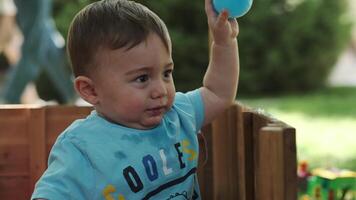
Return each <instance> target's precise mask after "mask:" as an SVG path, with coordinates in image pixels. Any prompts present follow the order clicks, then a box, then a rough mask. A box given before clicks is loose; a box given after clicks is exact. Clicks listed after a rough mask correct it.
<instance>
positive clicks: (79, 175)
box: [31, 137, 95, 200]
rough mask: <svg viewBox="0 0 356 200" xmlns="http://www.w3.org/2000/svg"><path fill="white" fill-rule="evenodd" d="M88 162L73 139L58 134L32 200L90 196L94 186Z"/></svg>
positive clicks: (79, 199) (83, 199)
mask: <svg viewBox="0 0 356 200" xmlns="http://www.w3.org/2000/svg"><path fill="white" fill-rule="evenodd" d="M94 184H95V182H94V176H93V171H92V167H91V165H90V163H89V162H88V160H87V158H86V156H85V155H84V154H83V153H82V152H81V151H80V148H78V145H77V144H76V143H74V142H73V140H71V139H68V138H65V137H60V138H58V140H57V142H56V143H55V145H54V146H53V148H52V150H51V153H50V155H49V160H48V168H47V170H46V171H45V173H44V174H43V175H42V177H41V178H40V179H39V181H38V182H37V183H36V186H35V190H34V192H33V194H32V197H31V199H50V200H63V199H78V200H85V199H90V198H91V196H92V194H91V193H92V191H95V190H94V189H93V188H94Z"/></svg>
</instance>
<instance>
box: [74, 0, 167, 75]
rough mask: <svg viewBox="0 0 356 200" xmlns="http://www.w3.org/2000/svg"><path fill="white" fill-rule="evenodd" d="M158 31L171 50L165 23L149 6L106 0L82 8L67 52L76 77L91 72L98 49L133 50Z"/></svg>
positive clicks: (118, 0)
mask: <svg viewBox="0 0 356 200" xmlns="http://www.w3.org/2000/svg"><path fill="white" fill-rule="evenodd" d="M150 33H155V34H157V35H158V36H159V37H160V38H161V39H162V41H163V43H164V45H165V47H166V48H167V50H169V36H168V30H167V27H166V25H165V24H164V22H163V21H162V20H161V19H160V18H159V17H158V16H157V15H156V14H155V13H153V12H152V11H151V10H149V9H148V8H147V7H145V6H143V5H141V4H139V3H136V2H133V1H128V0H103V1H98V2H95V3H92V4H90V5H88V6H86V7H85V8H84V9H82V10H81V11H80V12H79V13H78V14H77V15H76V16H75V17H74V19H73V21H72V23H71V25H70V28H69V32H68V38H67V42H68V43H67V51H68V55H69V58H70V61H71V64H72V70H73V73H74V76H75V77H77V76H80V75H89V72H90V71H91V70H92V69H94V68H95V66H96V65H95V55H96V52H97V51H98V50H99V49H102V48H109V49H112V50H114V49H120V48H123V47H125V48H127V50H128V49H130V48H132V47H135V46H136V45H138V44H140V43H141V42H143V41H144V40H146V39H147V37H148V35H149V34H150Z"/></svg>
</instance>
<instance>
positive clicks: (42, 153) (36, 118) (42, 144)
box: [28, 108, 47, 191]
mask: <svg viewBox="0 0 356 200" xmlns="http://www.w3.org/2000/svg"><path fill="white" fill-rule="evenodd" d="M28 116H29V119H28V137H29V154H30V163H29V164H30V186H29V187H30V191H33V188H34V185H35V183H36V182H37V180H38V179H39V178H40V177H41V175H42V173H43V172H44V170H45V169H46V160H47V155H46V133H45V109H44V108H32V109H30V110H29V115H28Z"/></svg>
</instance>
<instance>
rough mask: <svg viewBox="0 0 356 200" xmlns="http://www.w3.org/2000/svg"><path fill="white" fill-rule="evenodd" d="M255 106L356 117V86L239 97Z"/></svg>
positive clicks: (306, 113) (322, 114) (311, 114)
mask: <svg viewBox="0 0 356 200" xmlns="http://www.w3.org/2000/svg"><path fill="white" fill-rule="evenodd" d="M238 100H239V101H241V102H242V103H243V104H245V105H248V106H251V107H253V108H262V109H264V110H266V111H267V112H269V111H270V110H279V111H283V112H298V113H303V114H305V115H309V116H312V117H313V116H315V117H327V118H328V117H337V118H354V119H356V87H338V88H327V89H324V90H320V91H317V92H313V93H308V94H294V95H286V96H278V97H256V98H244V97H242V98H241V99H240V98H238Z"/></svg>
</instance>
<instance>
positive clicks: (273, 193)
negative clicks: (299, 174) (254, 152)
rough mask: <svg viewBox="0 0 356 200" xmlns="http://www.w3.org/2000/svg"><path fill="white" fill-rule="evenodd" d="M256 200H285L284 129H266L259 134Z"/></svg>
mask: <svg viewBox="0 0 356 200" xmlns="http://www.w3.org/2000/svg"><path fill="white" fill-rule="evenodd" d="M258 150H259V154H258V158H257V159H258V161H259V162H258V163H257V164H258V166H257V168H256V169H258V171H256V175H257V176H256V200H285V198H284V197H285V191H284V186H285V185H284V177H283V174H284V161H283V157H284V154H283V153H284V152H283V129H282V128H280V127H264V128H262V129H261V131H260V132H259V134H258Z"/></svg>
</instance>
